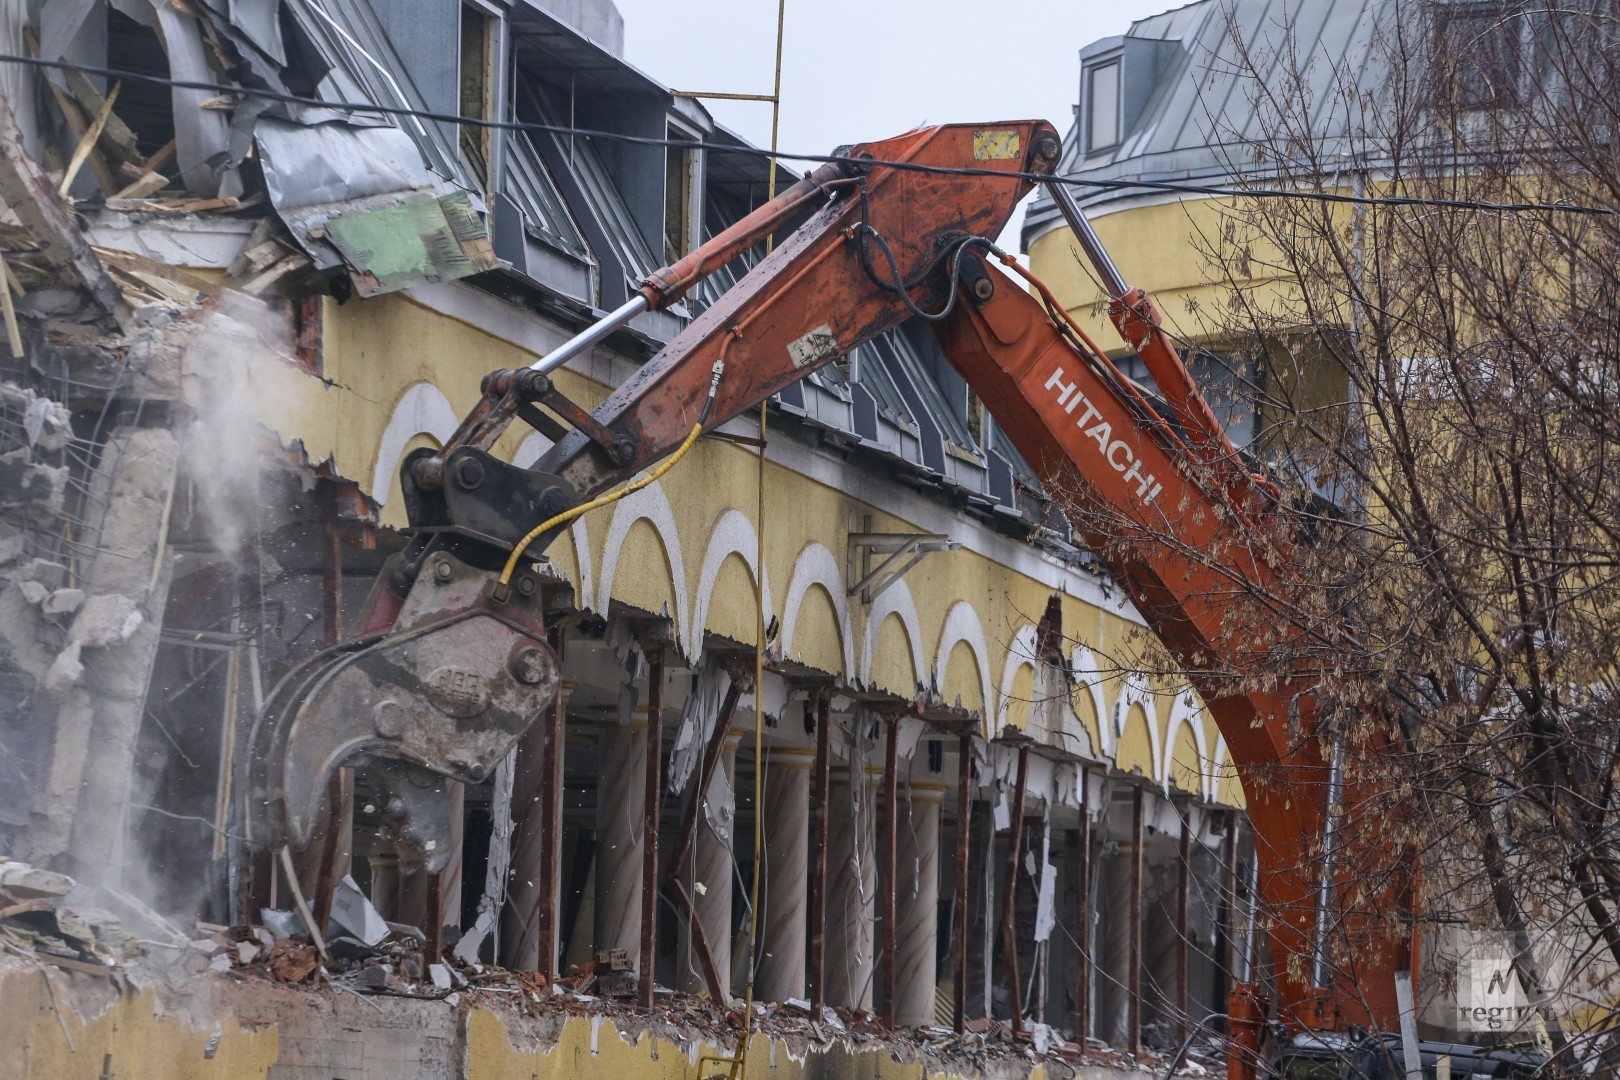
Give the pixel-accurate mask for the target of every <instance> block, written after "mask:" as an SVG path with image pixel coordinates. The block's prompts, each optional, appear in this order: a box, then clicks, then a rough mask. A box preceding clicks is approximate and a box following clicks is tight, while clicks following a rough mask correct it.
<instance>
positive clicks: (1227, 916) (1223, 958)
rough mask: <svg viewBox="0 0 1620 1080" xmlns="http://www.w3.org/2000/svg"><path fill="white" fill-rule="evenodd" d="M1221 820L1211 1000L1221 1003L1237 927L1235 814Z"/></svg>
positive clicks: (1228, 986) (1226, 1023) (1232, 967)
mask: <svg viewBox="0 0 1620 1080" xmlns="http://www.w3.org/2000/svg"><path fill="white" fill-rule="evenodd" d="M1221 816H1222V819H1223V820H1224V821H1225V823H1226V833H1225V835H1223V836H1222V837H1221V901H1220V910H1219V913H1218V914H1217V915H1216V927H1215V935H1216V936H1215V941H1216V946H1215V959H1216V973H1217V977H1218V978H1219V979H1220V983H1219V985H1218V986H1217V987H1216V994H1215V1000H1216V1001H1225V1000H1226V998H1227V995H1229V994H1230V993H1231V992H1232V983H1233V981H1234V980H1235V979H1236V977H1237V966H1238V965H1237V934H1236V933H1235V931H1236V929H1237V927H1236V926H1235V925H1234V922H1235V919H1234V915H1235V913H1236V910H1237V888H1238V879H1237V830H1238V824H1237V811H1235V810H1223V811H1222V812H1221ZM1220 1026H1221V1030H1222V1031H1223V1032H1225V1033H1230V1032H1231V1023H1230V1020H1229V1018H1227V1017H1222V1018H1220Z"/></svg>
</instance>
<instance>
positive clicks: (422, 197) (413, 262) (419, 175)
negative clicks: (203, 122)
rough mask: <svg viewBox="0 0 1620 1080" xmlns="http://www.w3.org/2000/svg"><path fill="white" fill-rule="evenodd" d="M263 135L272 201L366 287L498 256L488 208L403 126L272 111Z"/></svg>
mask: <svg viewBox="0 0 1620 1080" xmlns="http://www.w3.org/2000/svg"><path fill="white" fill-rule="evenodd" d="M254 135H255V139H256V141H257V143H258V146H259V152H260V159H261V161H262V163H263V168H264V177H265V188H266V192H267V193H268V195H269V196H270V202H271V205H272V206H274V207H275V208H276V211H277V213H278V214H279V215H280V216H281V219H282V220H283V221H284V222H285V223H286V224H287V227H288V229H289V230H290V231H291V232H292V235H293V237H294V239H295V240H297V241H298V244H299V246H301V247H302V248H303V249H304V250H305V252H307V253H308V254H309V256H310V258H311V259H312V260H314V263H315V266H316V268H317V269H322V270H326V269H332V268H334V267H337V266H340V265H341V266H345V267H347V268H348V269H349V270H351V271H353V274H354V278H355V283H356V285H357V287H358V289H359V292H360V293H361V295H373V294H376V293H383V292H390V291H393V290H395V289H402V288H407V287H409V286H411V285H419V284H423V283H425V282H429V281H450V280H454V279H455V278H461V277H466V276H467V275H468V274H474V273H478V272H479V271H481V270H490V269H493V268H494V267H495V266H496V260H495V253H494V250H493V248H492V247H491V246H490V241H489V233H488V231H487V230H486V229H485V227H484V223H483V221H482V220H481V219H480V217H479V214H478V210H479V209H480V208H479V207H477V206H475V205H474V203H473V200H472V197H471V196H470V195H469V194H468V193H466V192H464V191H462V190H460V189H458V188H456V187H455V186H454V185H452V184H451V183H450V182H449V181H447V180H444V179H443V178H441V177H439V176H437V175H435V174H434V173H433V172H431V171H430V170H429V169H428V168H427V167H426V166H425V165H423V164H422V158H421V155H420V154H419V153H418V152H417V147H416V145H415V144H414V143H413V142H412V141H411V139H410V137H409V136H408V135H406V134H405V133H404V132H403V131H401V130H400V129H398V128H389V127H351V126H349V125H347V124H322V125H320V126H318V127H303V126H301V125H298V124H294V123H290V122H288V121H285V120H278V119H271V118H268V117H265V118H261V119H260V121H259V123H258V126H257V129H256V131H255V133H254Z"/></svg>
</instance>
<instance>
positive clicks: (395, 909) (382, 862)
mask: <svg viewBox="0 0 1620 1080" xmlns="http://www.w3.org/2000/svg"><path fill="white" fill-rule="evenodd" d="M366 862H367V863H369V864H370V866H371V904H372V906H373V907H375V908H376V909H377V913H378V914H380V915H381V916H382V917H383V918H385V919H390V920H392V921H394V922H398V921H399V856H398V855H394V854H390V853H379V854H376V855H368V856H366Z"/></svg>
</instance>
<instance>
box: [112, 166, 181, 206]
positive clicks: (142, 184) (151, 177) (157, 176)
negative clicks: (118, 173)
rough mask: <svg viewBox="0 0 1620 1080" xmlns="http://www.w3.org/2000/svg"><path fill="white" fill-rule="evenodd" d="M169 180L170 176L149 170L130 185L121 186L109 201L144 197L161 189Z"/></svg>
mask: <svg viewBox="0 0 1620 1080" xmlns="http://www.w3.org/2000/svg"><path fill="white" fill-rule="evenodd" d="M168 182H169V178H168V177H167V176H164V175H163V174H162V173H160V172H158V171H156V170H153V171H152V172H149V173H147V174H146V175H144V176H142V177H140V178H139V179H137V180H136V181H135V182H134V183H132V184H130V185H129V186H128V187H126V188H121V189H120V190H119V191H118V193H117V194H116V195H114V196H113V197H112V198H111V199H108V200H107V201H108V202H109V203H114V202H122V201H125V200H133V199H144V198H145V197H146V196H148V195H150V194H152V193H153V192H154V191H161V190H162V189H163V187H164V185H166V184H168Z"/></svg>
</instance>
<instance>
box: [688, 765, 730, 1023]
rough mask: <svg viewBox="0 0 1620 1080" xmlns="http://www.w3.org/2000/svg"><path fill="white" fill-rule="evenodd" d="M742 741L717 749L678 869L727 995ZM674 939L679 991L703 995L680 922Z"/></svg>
mask: <svg viewBox="0 0 1620 1080" xmlns="http://www.w3.org/2000/svg"><path fill="white" fill-rule="evenodd" d="M741 742H742V735H741V733H737V734H733V735H728V736H727V737H726V741H725V742H723V743H722V744H721V745H720V764H719V767H718V768H717V769H715V771H714V778H713V779H712V780H710V782H709V790H708V792H707V793H706V795H705V802H706V803H707V805H705V806H703V807H700V808H699V811H698V820H697V834H696V835H695V836H694V837H693V838H692V853H691V854H690V855H689V856H687V865H685V866H683V867H681V868H680V874H681V881H682V882H683V883H684V884H685V885H686V895H687V896H690V897H691V898H692V910H693V911H694V913H695V916H696V918H697V920H698V921H699V922H700V923H701V924H702V926H703V933H704V934H705V936H707V937H708V939H709V952H710V953H712V954H713V955H714V966H715V967H716V968H717V969H718V970H719V972H720V978H721V980H722V981H723V982H724V983H725V984H726V985H725V990H726V993H727V994H728V995H729V994H730V993H731V987H730V985H729V984H730V980H731V884H732V880H733V876H734V875H735V873H736V871H735V868H734V866H733V864H732V854H731V852H732V844H733V843H734V842H735V840H736V835H737V831H736V830H737V745H738V744H739V743H741ZM692 785H693V786H692V788H690V789H689V795H688V797H689V798H690V797H693V796H695V795H696V785H697V774H696V773H695V772H694V773H693V776H692ZM720 834H723V835H720ZM694 860H695V863H694ZM699 885H701V886H702V888H701V889H700V888H698V886H699ZM678 941H679V942H680V959H679V962H678V964H677V967H678V978H677V982H678V983H679V988H680V989H681V990H682V991H684V992H686V993H689V994H697V993H707V992H708V989H709V982H708V980H707V979H705V978H704V977H703V962H702V961H701V960H699V959H698V956H697V953H696V952H694V951H693V950H692V948H691V944H692V940H691V937H690V935H689V934H688V933H687V924H686V921H685V920H684V919H683V920H682V921H681V929H680V933H679V935H678ZM722 1004H724V1003H723V1002H722Z"/></svg>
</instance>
